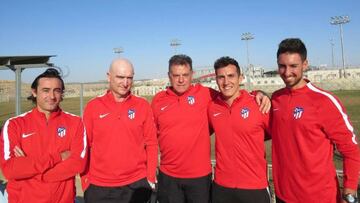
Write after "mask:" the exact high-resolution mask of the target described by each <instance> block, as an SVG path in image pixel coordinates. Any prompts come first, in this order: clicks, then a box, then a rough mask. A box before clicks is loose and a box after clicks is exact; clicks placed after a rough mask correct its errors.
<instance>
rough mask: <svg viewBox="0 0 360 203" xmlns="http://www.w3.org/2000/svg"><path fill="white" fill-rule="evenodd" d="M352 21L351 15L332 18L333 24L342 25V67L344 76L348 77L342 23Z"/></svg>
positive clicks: (331, 22)
mask: <svg viewBox="0 0 360 203" xmlns="http://www.w3.org/2000/svg"><path fill="white" fill-rule="evenodd" d="M348 22H350V17H349V16H333V17H331V19H330V24H331V25H339V27H340V40H341V57H342V69H343V77H344V78H345V77H346V74H345V57H344V42H343V41H344V36H343V28H342V25H343V24H346V23H348Z"/></svg>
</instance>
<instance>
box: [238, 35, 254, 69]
mask: <svg viewBox="0 0 360 203" xmlns="http://www.w3.org/2000/svg"><path fill="white" fill-rule="evenodd" d="M252 39H254V35H253V34H252V33H250V32H245V33H242V34H241V40H245V41H246V57H247V66H248V68H250V57H249V40H252Z"/></svg>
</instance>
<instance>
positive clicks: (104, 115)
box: [82, 58, 158, 203]
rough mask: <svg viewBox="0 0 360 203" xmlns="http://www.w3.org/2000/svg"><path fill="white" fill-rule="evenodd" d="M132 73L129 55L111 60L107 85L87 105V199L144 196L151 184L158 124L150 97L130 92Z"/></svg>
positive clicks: (97, 202) (101, 201)
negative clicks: (100, 93)
mask: <svg viewBox="0 0 360 203" xmlns="http://www.w3.org/2000/svg"><path fill="white" fill-rule="evenodd" d="M133 77H134V68H133V65H132V64H131V62H130V61H129V60H127V59H123V58H121V59H115V60H113V61H112V63H111V65H110V68H109V71H108V73H107V78H108V82H109V90H108V91H107V92H106V93H105V94H104V95H101V96H99V97H96V98H94V99H92V100H91V101H89V102H88V104H87V106H86V108H85V111H84V124H85V127H86V132H87V136H88V142H89V149H90V153H89V156H90V163H89V168H88V170H87V171H86V172H85V174H83V177H82V180H83V189H84V191H85V194H84V197H85V202H86V203H112V202H113V203H117V202H122V203H126V202H130V201H135V200H134V198H136V199H147V198H148V194H150V192H151V189H154V186H155V181H156V177H155V176H156V166H157V159H158V156H157V154H158V148H157V139H156V129H155V124H154V119H153V113H152V111H151V107H150V105H149V103H148V102H147V101H146V100H145V99H144V98H140V97H137V96H135V95H133V94H131V91H130V89H131V86H132V84H133ZM137 191H143V193H140V194H139V195H138V194H137ZM139 196H143V197H141V198H140V197H139ZM135 202H136V201H135Z"/></svg>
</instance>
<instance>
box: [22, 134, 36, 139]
mask: <svg viewBox="0 0 360 203" xmlns="http://www.w3.org/2000/svg"><path fill="white" fill-rule="evenodd" d="M33 134H35V133H28V134H25V133H23V134H22V138H27V137H29V136H31V135H33Z"/></svg>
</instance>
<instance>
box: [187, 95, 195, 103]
mask: <svg viewBox="0 0 360 203" xmlns="http://www.w3.org/2000/svg"><path fill="white" fill-rule="evenodd" d="M187 101H188V103H189V104H190V105H194V104H195V97H194V96H188V97H187Z"/></svg>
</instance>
